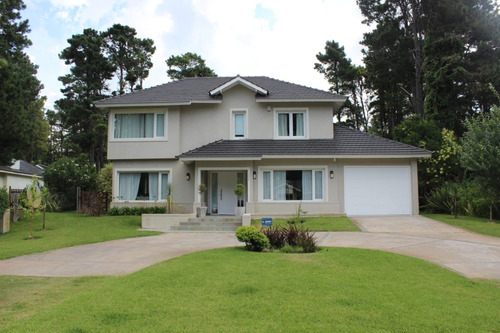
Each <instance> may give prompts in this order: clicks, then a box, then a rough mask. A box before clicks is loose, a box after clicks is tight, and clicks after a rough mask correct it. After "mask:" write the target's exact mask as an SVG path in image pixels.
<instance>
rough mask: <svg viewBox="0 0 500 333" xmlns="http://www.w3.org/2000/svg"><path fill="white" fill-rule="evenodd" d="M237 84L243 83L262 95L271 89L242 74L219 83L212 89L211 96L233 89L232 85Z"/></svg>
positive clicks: (265, 94) (267, 93)
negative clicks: (243, 76)
mask: <svg viewBox="0 0 500 333" xmlns="http://www.w3.org/2000/svg"><path fill="white" fill-rule="evenodd" d="M236 85H242V86H244V87H246V88H248V89H250V90H253V91H255V92H256V93H258V94H259V95H262V96H267V95H269V91H267V90H266V89H264V88H262V87H260V86H259V85H257V84H255V83H253V82H252V81H250V80H248V79H245V78H242V77H241V76H240V74H238V75H236V76H235V77H234V78H232V79H230V80H229V81H227V82H225V83H223V84H221V85H219V86H218V87H216V88H214V89H212V90H210V96H215V95H218V94H221V93H222V92H223V91H224V90H228V89H231V88H232V87H234V86H236Z"/></svg>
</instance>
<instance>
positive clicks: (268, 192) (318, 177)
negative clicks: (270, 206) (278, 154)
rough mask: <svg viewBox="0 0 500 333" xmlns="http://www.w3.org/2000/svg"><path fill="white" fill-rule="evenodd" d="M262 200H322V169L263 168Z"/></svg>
mask: <svg viewBox="0 0 500 333" xmlns="http://www.w3.org/2000/svg"><path fill="white" fill-rule="evenodd" d="M262 188H263V191H262V193H263V196H262V197H263V199H264V200H275V201H283V200H322V199H323V170H265V171H263V173H262Z"/></svg>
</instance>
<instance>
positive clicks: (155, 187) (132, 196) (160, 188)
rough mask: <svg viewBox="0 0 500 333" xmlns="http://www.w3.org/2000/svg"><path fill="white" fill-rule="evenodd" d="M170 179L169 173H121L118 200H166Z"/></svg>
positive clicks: (119, 174) (119, 175)
mask: <svg viewBox="0 0 500 333" xmlns="http://www.w3.org/2000/svg"><path fill="white" fill-rule="evenodd" d="M168 178H169V173H168V172H119V173H118V200H126V201H158V200H166V199H167V194H168V184H169V179H168Z"/></svg>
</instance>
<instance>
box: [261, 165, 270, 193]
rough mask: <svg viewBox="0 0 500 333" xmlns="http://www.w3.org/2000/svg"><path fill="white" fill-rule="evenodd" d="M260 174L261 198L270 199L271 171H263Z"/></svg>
mask: <svg viewBox="0 0 500 333" xmlns="http://www.w3.org/2000/svg"><path fill="white" fill-rule="evenodd" d="M262 176H263V177H262V182H263V184H262V187H263V199H264V200H271V171H264V172H263V173H262Z"/></svg>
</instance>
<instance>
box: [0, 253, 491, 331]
mask: <svg viewBox="0 0 500 333" xmlns="http://www.w3.org/2000/svg"><path fill="white" fill-rule="evenodd" d="M0 290H2V292H1V293H0V304H2V306H1V307H0V327H2V331H3V332H160V331H161V332H279V331H281V332H366V331H372V332H373V331H384V332H436V331H439V332H494V331H498V327H499V326H498V309H499V308H500V289H499V288H498V281H482V280H469V279H466V278H464V277H462V276H460V275H458V274H455V273H453V272H450V271H448V270H446V269H444V268H441V267H438V266H436V265H433V264H430V263H428V262H425V261H422V260H419V259H415V258H410V257H405V256H402V255H397V254H393V253H385V252H379V251H370V250H361V249H349V248H325V249H323V250H322V251H320V252H316V253H312V254H285V253H259V252H247V251H244V250H243V249H242V248H227V249H218V250H211V251H205V252H198V253H193V254H189V255H186V256H183V257H179V258H176V259H172V260H169V261H165V262H163V263H160V264H157V265H154V266H151V267H149V268H146V269H144V270H142V271H139V272H137V273H134V274H131V275H128V276H123V277H83V278H34V277H14V276H0Z"/></svg>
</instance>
